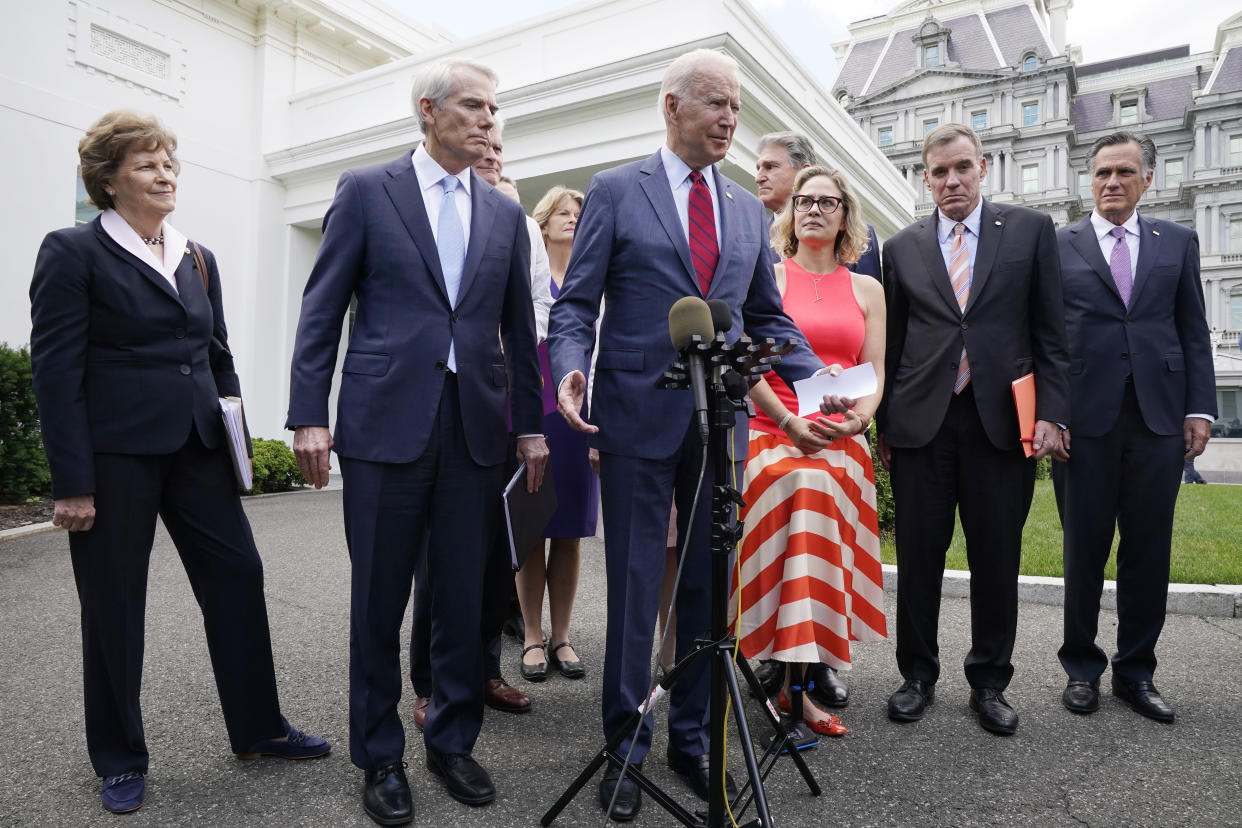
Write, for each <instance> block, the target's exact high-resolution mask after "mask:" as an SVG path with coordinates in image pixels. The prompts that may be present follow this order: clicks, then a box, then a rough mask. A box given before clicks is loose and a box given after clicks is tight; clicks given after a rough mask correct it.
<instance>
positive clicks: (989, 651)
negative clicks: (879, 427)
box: [890, 385, 1035, 690]
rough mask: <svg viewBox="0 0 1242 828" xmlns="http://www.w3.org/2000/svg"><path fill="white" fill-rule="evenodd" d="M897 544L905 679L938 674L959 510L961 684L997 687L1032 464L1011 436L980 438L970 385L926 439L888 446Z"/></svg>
mask: <svg viewBox="0 0 1242 828" xmlns="http://www.w3.org/2000/svg"><path fill="white" fill-rule="evenodd" d="M890 479H891V481H892V486H893V498H894V508H895V511H896V543H897V667H898V669H899V670H900V671H901V675H902V676H903V677H904V678H907V679H921V680H923V681H927V682H935V681H936V680H937V679H938V678H939V677H940V647H939V643H938V642H937V632H938V628H939V620H940V589H941V582H942V581H943V579H944V561H945V553H946V552H947V551H948V548H949V544H950V543H951V542H952V540H953V517H954V513H955V512H958V513H960V517H961V521H962V532H963V534H964V535H965V536H966V558H967V561H968V563H969V566H970V633H971V647H970V652H969V653H967V654H966V661H965V671H966V679H967V681H968V682H969V683H970V686H971V687H973V688H995V689H998V690H1003V689H1004V688H1005V687H1007V686H1008V685H1009V680H1010V679H1011V678H1012V677H1013V664H1012V663H1011V659H1012V656H1013V645H1014V638H1015V636H1016V634H1017V628H1018V565H1019V562H1020V559H1021V555H1022V527H1023V526H1024V525H1025V523H1026V516H1027V512H1028V511H1029V510H1030V508H1031V496H1032V495H1033V493H1034V489H1035V461H1034V460H1028V459H1027V458H1026V457H1025V456H1024V454H1023V451H1022V449H1021V447H1020V446H1019V445H1018V444H1017V441H1016V440H1015V444H1014V447H1013V448H1012V449H1003V450H1002V449H998V448H996V447H995V446H994V445H992V443H991V441H989V440H988V437H987V434H985V433H984V430H983V423H982V422H981V421H980V420H979V411H978V409H977V408H976V406H975V400H974V393H973V391H972V387H971V386H970V385H967V386H966V388H965V389H964V390H963V391H962V393H961V394H959V395H956V396H955V397H954V398H953V400H952V402H950V404H949V410H948V413H947V414H946V415H945V419H944V422H943V423H942V424H941V426H940V430H939V431H938V432H937V433H936V436H935V438H933V439H932V441H931V442H930V443H928V444H927V445H925V446H921V447H919V448H913V449H910V448H894V449H893V450H892V474H891V478H890Z"/></svg>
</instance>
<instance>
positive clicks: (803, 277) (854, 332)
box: [750, 259, 866, 436]
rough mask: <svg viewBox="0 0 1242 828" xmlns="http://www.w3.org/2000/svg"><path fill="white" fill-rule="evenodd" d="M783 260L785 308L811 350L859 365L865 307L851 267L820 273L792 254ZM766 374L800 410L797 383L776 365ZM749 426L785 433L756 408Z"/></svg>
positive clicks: (848, 365) (849, 365) (778, 391)
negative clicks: (789, 380) (780, 373)
mask: <svg viewBox="0 0 1242 828" xmlns="http://www.w3.org/2000/svg"><path fill="white" fill-rule="evenodd" d="M783 264H784V265H785V298H784V306H785V313H787V314H789V316H790V318H791V319H793V321H794V324H795V325H797V326H798V328H799V330H801V331H802V333H803V335H804V336H805V337H806V339H807V344H808V345H809V346H810V347H811V350H812V351H814V352H815V355H816V356H817V357H819V358H820V359H821V360H823V362H824V364H825V365H832V364H833V363H837V364H839V365H840V366H841V367H842V368H852V367H854V366H855V365H857V364H858V363H859V358H860V355H861V353H862V346H863V339H864V337H865V334H866V326H865V325H864V320H863V310H862V308H861V307H860V306H859V304H858V299H857V298H856V297H855V296H854V287H853V283H852V277H851V275H850V272H849V270H848V269H847V268H846V267H845V266H841V267H838V268H837V269H836V270H834V271H833V272H832V273H826V274H823V275H819V274H814V273H809V272H807V271H806V270H803V269H802V268H801V267H799V266H798V265H797V264H796V263H794V260H793V259H785V261H784V263H783ZM764 379H766V380H767V381H768V385H770V386H771V387H772V390H773V391H775V392H776V396H777V397H778V398H780V401H781V402H782V403H784V404H785V407H786V408H788V409H789V410H790V411H792V412H794V413H795V414H797V413H798V398H797V396H796V395H795V394H794V392H793V389H792V388H790V387H789V386H788V385H786V384H785V382H784V381H783V380H782V379H781V378H780V377H778V376H777V375H776V372H775V371H771V372H769V373H767V374H765V375H764ZM756 409H758V407H757V406H756ZM833 419H840V417H834V418H833ZM750 427H751V428H754V429H758V430H759V431H765V432H767V433H768V434H776V435H778V436H784V434H785V432H783V431H781V430H780V429H779V428H777V427H776V423H774V422H773V421H772V418H771V417H769V416H768V415H767V414H764V413H763V411H761V410H757V416H756V417H755V419H753V420H751V421H750Z"/></svg>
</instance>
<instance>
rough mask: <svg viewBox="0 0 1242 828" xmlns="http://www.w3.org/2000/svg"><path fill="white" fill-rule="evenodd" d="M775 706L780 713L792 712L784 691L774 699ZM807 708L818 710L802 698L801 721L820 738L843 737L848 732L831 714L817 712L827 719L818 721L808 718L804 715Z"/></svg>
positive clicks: (791, 706) (790, 703) (791, 705)
mask: <svg viewBox="0 0 1242 828" xmlns="http://www.w3.org/2000/svg"><path fill="white" fill-rule="evenodd" d="M776 706H777V707H779V708H780V709H781V712H782V713H786V714H791V713H792V712H793V703H792V702H790V700H789V696H787V695H785V691H784V689H782V690H781V691H780V693H779V694H778V695H777V697H776ZM808 707H814V708H815V709H816V710H819V708H818V707H815V705H813V704H811V703H810V702H809V701H807V700H806V699H805V698H803V699H802V709H803V713H802V721H804V722H806V724H807V726H808V727H810V728H811V730H813V731H814V732H816V733H818V734H819V735H820V736H834V737H836V736H844V735H845V734H846V733H848V732H849V728H847V727H846V726H845V725H843V724H841V720H840V719H838V718H837V717H836V716H834V715H832V714H831V713H825V712H824V711H822V710H819V712H820V713H823V714H824V715H825V716H827V717H828V718H826V719H820V720H818V721H816V720H814V719H811V718H809V717H808V716H807V715H806V708H808Z"/></svg>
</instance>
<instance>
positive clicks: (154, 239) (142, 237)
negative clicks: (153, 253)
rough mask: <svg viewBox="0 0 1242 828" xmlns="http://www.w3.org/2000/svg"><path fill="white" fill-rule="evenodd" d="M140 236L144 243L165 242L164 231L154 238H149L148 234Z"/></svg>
mask: <svg viewBox="0 0 1242 828" xmlns="http://www.w3.org/2000/svg"><path fill="white" fill-rule="evenodd" d="M138 238H140V239H142V243H143V244H163V243H164V234H163V233H160V234H159V235H158V236H156V237H155V238H153V239H148V238H147V237H146V236H139V237H138Z"/></svg>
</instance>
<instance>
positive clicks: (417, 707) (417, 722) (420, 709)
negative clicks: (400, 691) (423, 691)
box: [414, 696, 431, 730]
mask: <svg viewBox="0 0 1242 828" xmlns="http://www.w3.org/2000/svg"><path fill="white" fill-rule="evenodd" d="M430 704H431V699H429V698H427V697H426V696H415V697H414V726H415V727H417V728H418V729H419V730H422V729H423V725H425V724H426V723H427V706H428V705H430Z"/></svg>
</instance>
